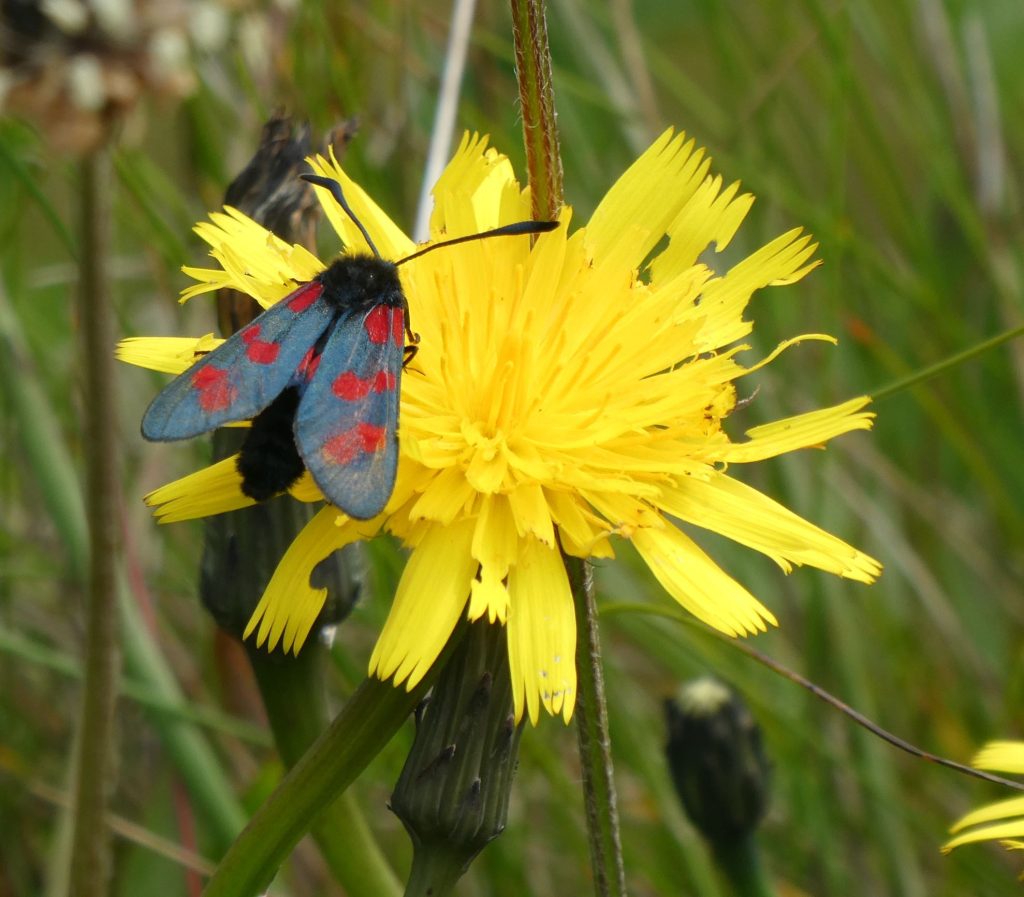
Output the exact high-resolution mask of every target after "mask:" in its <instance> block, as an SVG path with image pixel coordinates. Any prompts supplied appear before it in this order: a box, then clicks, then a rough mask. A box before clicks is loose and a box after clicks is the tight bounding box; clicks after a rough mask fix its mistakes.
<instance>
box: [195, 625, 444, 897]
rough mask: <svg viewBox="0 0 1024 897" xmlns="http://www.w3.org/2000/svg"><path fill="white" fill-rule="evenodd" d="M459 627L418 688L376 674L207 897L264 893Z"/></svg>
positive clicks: (273, 800)
mask: <svg viewBox="0 0 1024 897" xmlns="http://www.w3.org/2000/svg"><path fill="white" fill-rule="evenodd" d="M461 634H462V633H461V632H460V631H457V632H456V633H454V634H453V635H452V637H451V639H449V641H448V647H447V649H446V650H445V652H443V653H442V654H441V656H440V657H439V658H438V659H437V660H436V661H435V662H434V666H433V667H432V668H431V672H430V673H428V674H427V675H426V676H425V677H424V678H423V680H422V681H421V682H420V683H419V684H418V685H416V687H415V688H413V689H412V690H410V691H406V689H405V688H404V687H403V686H401V685H399V686H396V685H394V684H393V683H391V682H381V681H380V680H379V679H374V678H368V679H365V680H363V683H362V684H361V685H360V686H359V688H357V689H356V691H355V693H354V694H353V695H352V697H351V698H349V700H348V703H346V704H345V707H344V708H343V709H342V711H341V713H339V714H338V716H337V717H335V719H334V721H333V722H332V723H331V725H330V726H329V727H328V728H327V730H326V731H324V733H323V734H322V735H321V736H320V737H319V738H318V739H317V740H316V741H315V742H314V743H313V745H312V747H310V749H309V750H308V751H306V753H305V754H304V755H303V756H302V758H301V759H300V760H299V761H298V762H297V763H296V764H295V765H294V766H293V767H292V768H291V770H289V772H288V774H287V775H286V776H285V777H284V778H283V779H282V780H281V783H280V784H279V785H278V786H277V788H275V789H274V791H273V792H271V794H270V796H269V797H268V798H267V799H266V801H264V803H263V804H262V806H260V808H259V809H258V810H257V811H256V813H255V814H254V815H253V817H252V819H251V820H250V822H249V825H248V826H247V827H246V829H245V831H243V832H242V834H241V835H239V836H238V839H237V840H236V841H235V843H234V844H232V845H231V847H230V849H229V850H228V852H227V853H226V854H225V855H224V858H223V859H222V860H221V862H220V865H219V866H218V867H217V871H216V872H215V873H214V875H213V877H212V878H211V879H210V881H209V883H208V884H207V886H206V890H205V891H204V892H203V894H204V897H253V895H254V894H260V893H263V891H264V890H265V889H266V887H267V885H268V884H269V883H270V881H271V879H272V878H273V877H274V874H275V873H276V872H277V868H278V866H279V865H280V864H281V862H282V861H283V860H284V858H285V857H286V856H287V855H288V852H289V851H290V850H291V849H292V847H294V846H295V844H296V842H297V841H298V840H299V838H301V837H302V835H303V834H304V833H305V832H306V830H307V829H308V828H309V827H310V825H311V824H312V823H315V822H317V821H320V820H322V819H323V817H322V816H321V814H322V812H323V811H324V809H325V808H326V807H327V806H328V805H329V804H330V803H331V802H333V801H334V800H336V799H337V798H338V797H339V796H340V795H341V794H342V793H343V792H344V791H345V789H346V788H347V787H348V786H349V785H350V784H351V783H352V782H353V780H354V779H355V778H356V776H358V775H359V773H360V772H362V771H363V769H365V768H366V765H367V764H368V763H369V762H370V761H371V760H372V759H373V758H374V757H376V756H377V754H378V753H380V751H381V749H382V748H383V747H384V745H386V744H387V743H388V742H389V741H390V740H391V737H392V736H393V735H394V734H395V732H397V731H398V728H399V726H401V725H402V723H403V722H405V720H406V719H407V718H408V717H409V714H410V713H412V711H413V708H415V707H416V705H417V704H418V703H419V702H420V701H421V700H422V699H423V696H424V695H425V694H426V693H427V691H428V689H429V688H430V686H431V685H432V684H433V682H434V679H435V678H436V675H437V671H438V670H440V669H442V668H443V667H444V664H445V662H446V661H447V659H448V656H449V652H450V651H451V649H452V648H453V647H454V645H455V643H456V642H457V640H458V639H459V638H460V637H461Z"/></svg>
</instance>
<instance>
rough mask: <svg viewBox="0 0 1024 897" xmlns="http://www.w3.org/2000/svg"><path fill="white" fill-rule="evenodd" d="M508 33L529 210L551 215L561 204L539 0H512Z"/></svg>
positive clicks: (547, 55) (559, 166)
mask: <svg viewBox="0 0 1024 897" xmlns="http://www.w3.org/2000/svg"><path fill="white" fill-rule="evenodd" d="M512 37H513V40H514V42H515V52H516V77H517V79H518V81H519V105H520V111H521V112H522V116H523V143H524V145H525V147H526V168H527V171H528V173H529V184H530V190H531V191H532V196H533V216H534V218H547V219H552V218H555V217H556V216H557V215H558V212H559V210H560V209H561V208H562V197H563V190H562V157H561V155H560V154H559V150H558V128H557V125H556V122H555V97H554V91H553V88H552V82H551V53H550V51H549V49H548V30H547V23H546V22H545V19H544V2H543V0H512Z"/></svg>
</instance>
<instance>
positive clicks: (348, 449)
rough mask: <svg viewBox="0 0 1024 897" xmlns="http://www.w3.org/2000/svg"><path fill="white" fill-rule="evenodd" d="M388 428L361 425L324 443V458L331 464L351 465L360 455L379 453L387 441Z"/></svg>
mask: <svg viewBox="0 0 1024 897" xmlns="http://www.w3.org/2000/svg"><path fill="white" fill-rule="evenodd" d="M387 432H388V431H387V428H386V427H375V426H374V425H373V424H365V423H360V424H356V425H355V426H354V427H352V428H351V429H348V430H345V431H344V432H342V433H338V434H337V435H335V436H332V437H331V438H330V439H328V440H327V442H325V443H324V447H323V449H321V451H322V452H323V455H324V458H325V459H326V460H327V461H328V462H329V463H331V464H340V465H342V466H344V465H346V464H351V463H352V462H353V461H354V460H355V459H356V458H358V457H359V455H362V454H370V453H373V452H379V451H380V450H381V449H382V448H384V444H385V441H386V439H387Z"/></svg>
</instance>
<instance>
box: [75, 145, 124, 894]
mask: <svg viewBox="0 0 1024 897" xmlns="http://www.w3.org/2000/svg"><path fill="white" fill-rule="evenodd" d="M110 180H111V179H110V157H109V151H108V149H107V148H106V147H101V148H99V149H97V150H95V151H94V152H92V153H90V154H89V155H87V156H86V157H85V158H84V159H83V160H82V164H81V208H80V215H81V217H80V220H79V226H80V233H81V261H80V265H79V288H78V325H79V328H80V330H81V352H82V365H83V368H84V392H85V397H84V401H83V412H82V413H83V417H84V426H83V431H84V440H83V442H84V446H85V455H86V502H85V506H86V516H87V521H88V527H89V575H88V582H87V585H86V601H85V614H86V629H85V659H84V672H85V675H84V681H83V685H82V705H81V717H80V720H79V738H78V754H77V756H76V758H75V784H74V795H75V801H74V821H73V829H74V836H73V839H72V850H71V879H70V888H71V893H72V894H75V895H76V897H100V895H103V894H106V892H107V881H108V878H109V874H110V868H109V867H110V855H109V844H108V831H107V826H106V812H107V798H108V796H109V793H110V791H111V788H112V780H113V777H114V765H113V763H112V760H113V757H114V751H113V750H112V741H113V731H114V707H115V702H116V698H117V682H118V678H119V672H120V651H119V647H118V637H117V636H118V627H117V620H118V613H117V571H118V563H119V562H118V558H119V556H120V541H121V514H120V501H119V493H118V470H119V468H118V458H117V424H116V420H115V413H116V409H115V399H114V354H113V351H112V349H113V345H114V326H113V313H112V310H111V308H110V277H109V271H108V266H107V254H108V251H109V243H110V229H111V226H110V205H109V203H110Z"/></svg>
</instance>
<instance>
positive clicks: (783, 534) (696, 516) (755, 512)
mask: <svg viewBox="0 0 1024 897" xmlns="http://www.w3.org/2000/svg"><path fill="white" fill-rule="evenodd" d="M658 504H659V505H660V506H661V508H662V509H663V510H664V511H667V512H668V513H669V514H672V515H673V516H674V517H679V518H680V519H682V520H685V521H687V522H688V523H693V524H696V525H697V526H700V527H703V528H704V529H709V530H712V531H713V532H716V533H721V534H722V535H723V536H725V537H727V538H729V539H732V540H733V541H734V542H739V543H740V544H741V545H746V546H747V547H748V548H753V549H754V550H755V551H760V552H762V553H763V554H766V555H768V557H770V558H771V559H772V560H773V561H775V563H777V564H778V565H779V566H780V567H782V569H783V570H785V571H786V572H787V573H788V572H789V571H790V570H791V569H792V568H791V565H790V562H792V563H793V564H797V565H798V566H799V565H802V564H809V565H811V566H812V567H817V568H818V569H820V570H826V571H828V572H829V573H835V574H836V575H838V576H845V577H847V578H849V579H856V580H859V581H860V582H866V583H870V582H874V581H875V578H876V577H877V576H878V574H879V573H880V572H881V569H882V568H881V565H880V564H879V563H878V561H876V560H875V559H874V558H871V557H868V556H867V555H866V554H863V553H862V552H860V551H857V549H855V548H853V547H851V546H850V545H847V544H846V543H845V542H843V541H842V540H841V539H837V538H836V537H835V536H833V535H831V534H830V533H827V532H825V531H824V530H823V529H819V528H818V527H816V526H815V525H814V524H813V523H809V522H808V521H806V520H804V519H803V518H802V517H799V516H797V515H796V514H794V513H793V512H792V511H790V510H789V509H788V508H785V507H783V506H782V505H780V504H779V503H778V502H776V501H772V499H770V498H768V496H766V495H763V494H762V493H760V492H758V491H757V490H756V489H752V488H751V487H750V486H746V485H744V484H743V483H740V482H738V481H736V480H734V479H732V478H731V477H727V476H713V477H712V478H711V479H709V480H706V481H705V480H699V479H697V478H696V477H685V478H683V479H681V480H680V481H679V485H678V488H675V489H665V490H664V491H663V492H662V497H661V499H660V500H659V502H658Z"/></svg>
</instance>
